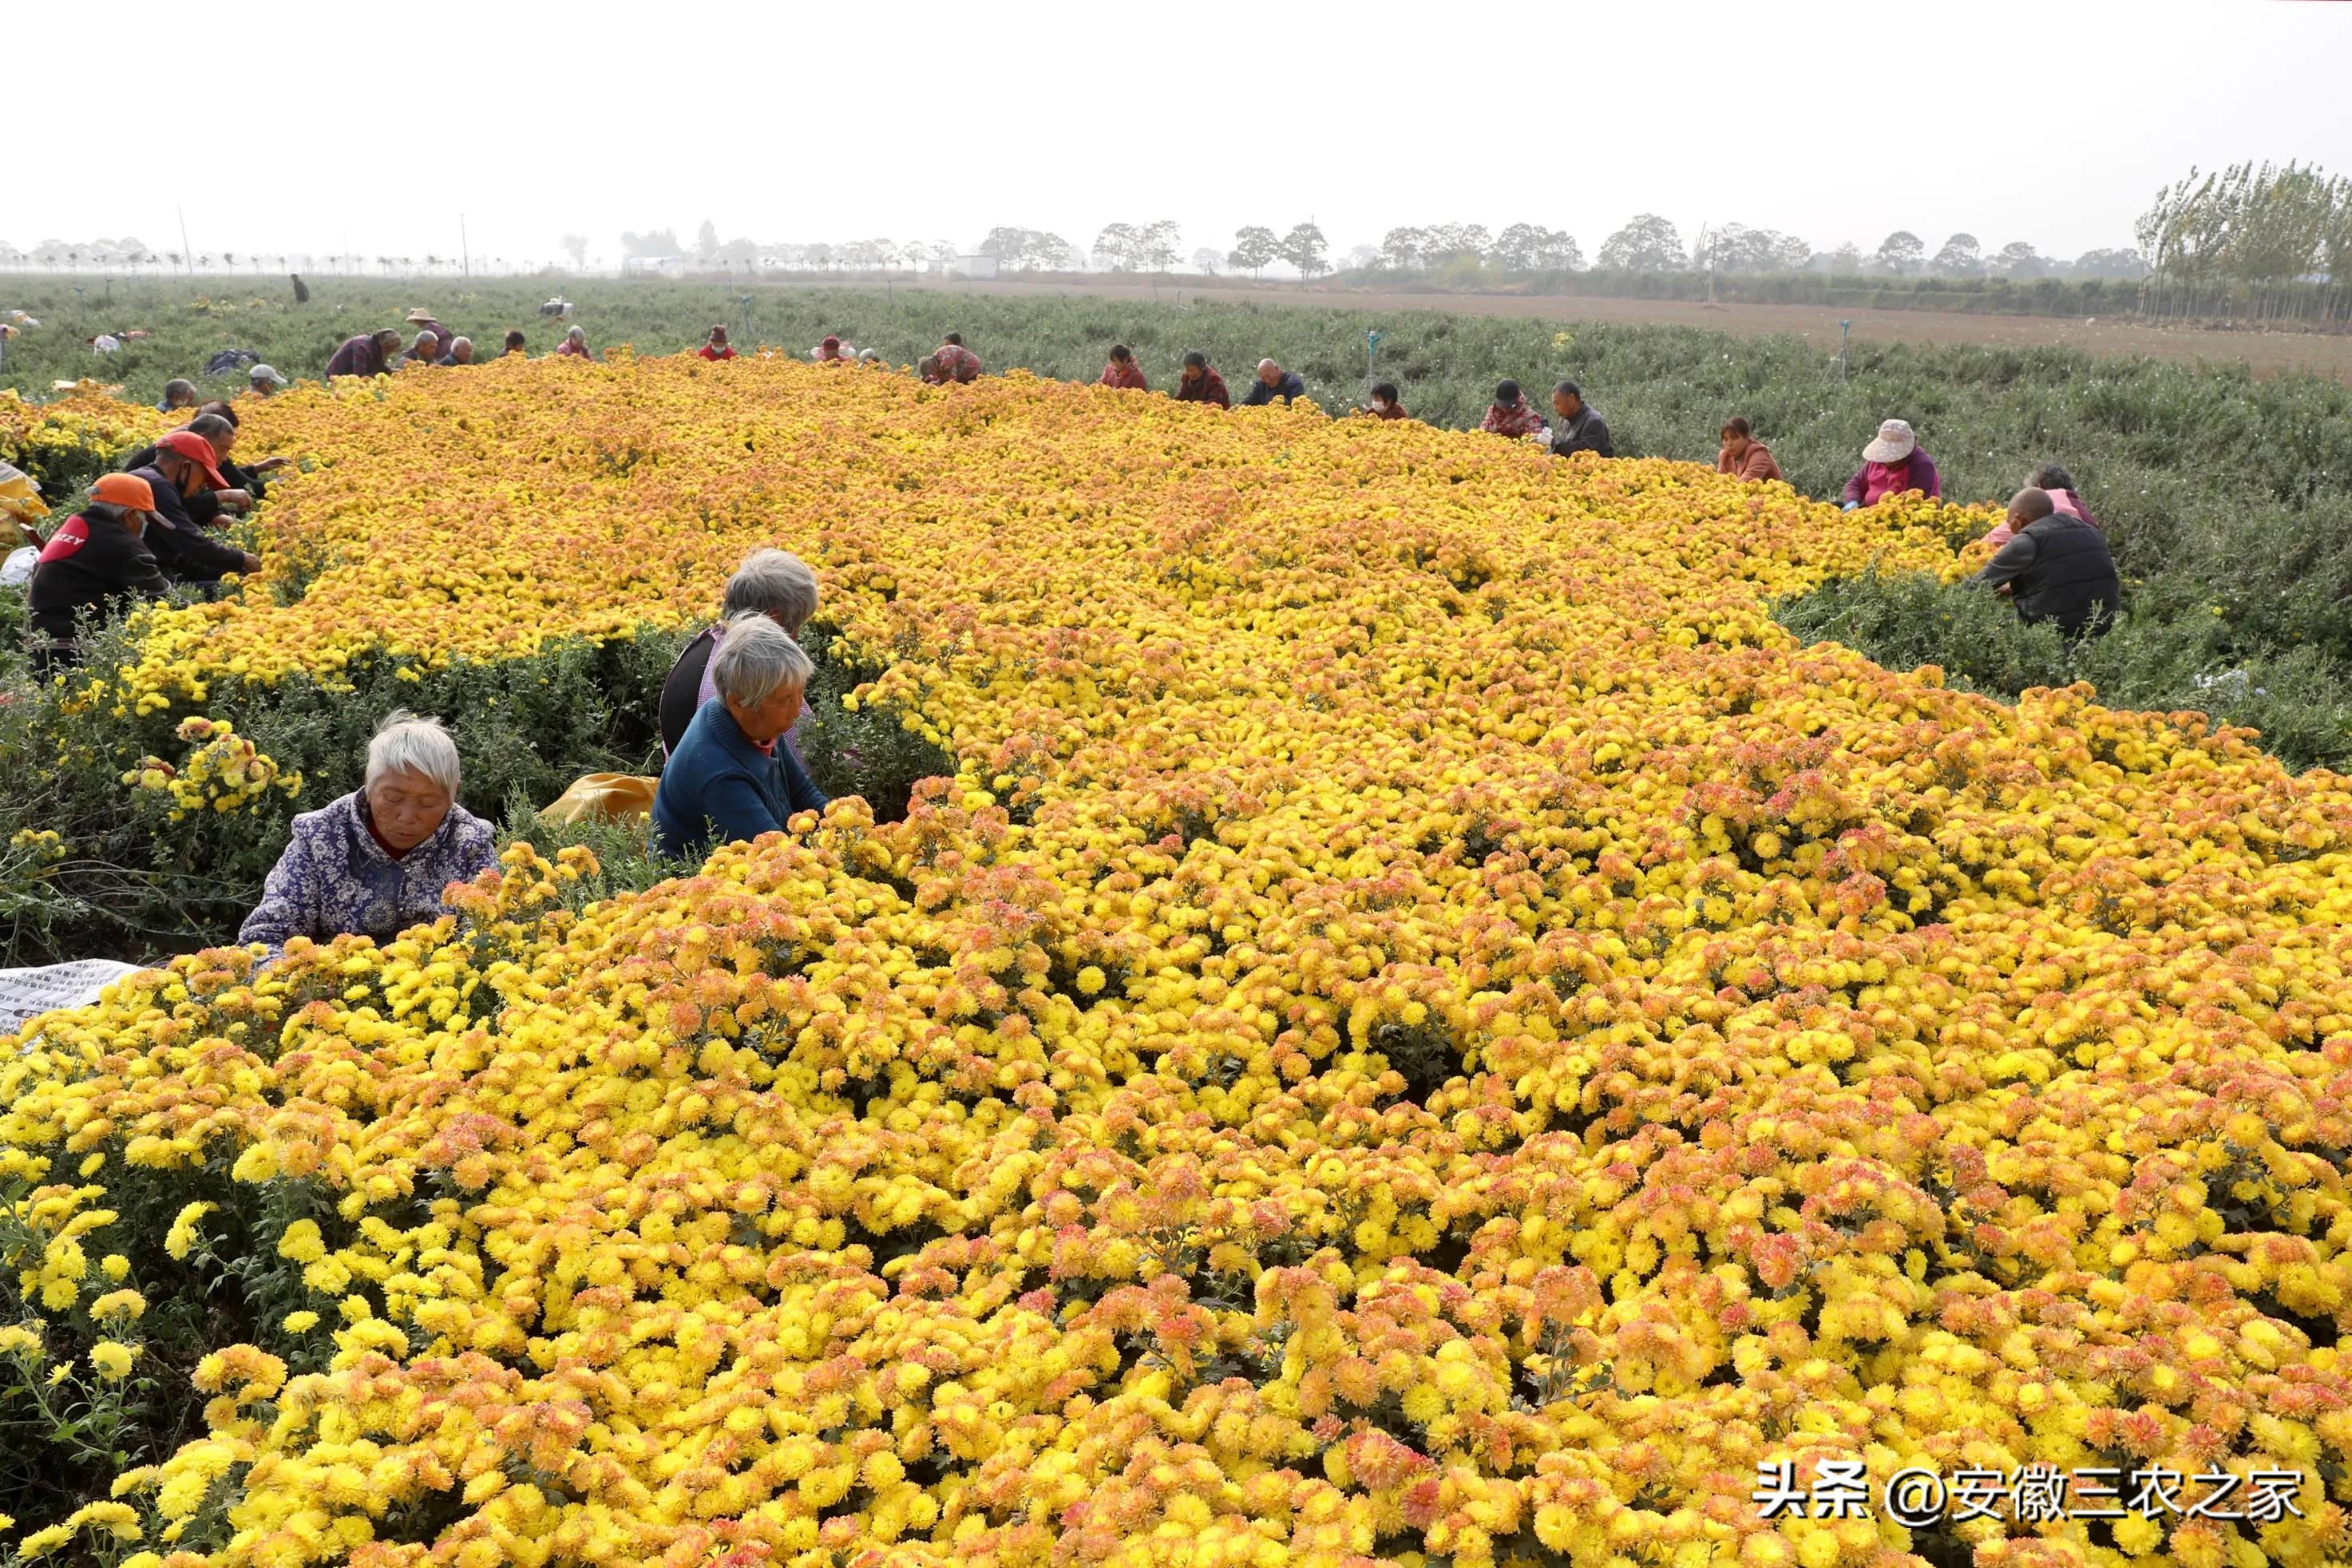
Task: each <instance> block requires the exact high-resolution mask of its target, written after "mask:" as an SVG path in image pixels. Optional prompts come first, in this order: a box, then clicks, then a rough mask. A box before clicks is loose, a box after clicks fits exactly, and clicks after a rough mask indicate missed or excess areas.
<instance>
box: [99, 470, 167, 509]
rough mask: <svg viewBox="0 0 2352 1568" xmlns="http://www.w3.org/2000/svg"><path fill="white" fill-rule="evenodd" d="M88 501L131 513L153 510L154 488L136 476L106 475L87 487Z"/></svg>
mask: <svg viewBox="0 0 2352 1568" xmlns="http://www.w3.org/2000/svg"><path fill="white" fill-rule="evenodd" d="M89 499H90V500H102V501H104V502H105V503H106V504H107V505H109V506H120V507H128V508H129V509H130V510H132V511H153V510H155V488H154V487H153V486H152V485H150V484H149V483H148V482H147V481H146V480H145V479H141V478H140V477H139V476H138V475H136V474H108V475H105V476H104V477H102V478H101V479H100V480H99V481H98V483H96V484H94V485H92V486H90V487H89Z"/></svg>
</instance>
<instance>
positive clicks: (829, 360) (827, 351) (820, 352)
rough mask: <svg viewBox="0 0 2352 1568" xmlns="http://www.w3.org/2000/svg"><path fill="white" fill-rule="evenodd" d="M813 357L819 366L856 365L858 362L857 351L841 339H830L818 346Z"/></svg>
mask: <svg viewBox="0 0 2352 1568" xmlns="http://www.w3.org/2000/svg"><path fill="white" fill-rule="evenodd" d="M811 357H813V358H814V360H815V361H816V363H819V364H854V363H856V360H857V351H856V350H855V349H853V348H851V347H850V346H849V345H848V344H846V343H845V342H842V341H841V340H840V339H839V338H833V337H829V338H827V339H825V340H824V342H821V343H819V344H817V346H816V348H815V349H814V351H813V353H812V356H811Z"/></svg>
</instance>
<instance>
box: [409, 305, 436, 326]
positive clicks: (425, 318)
mask: <svg viewBox="0 0 2352 1568" xmlns="http://www.w3.org/2000/svg"><path fill="white" fill-rule="evenodd" d="M408 319H409V320H410V321H415V322H416V323H418V324H419V325H421V326H430V325H432V324H433V312H432V311H430V310H426V309H425V307H424V306H422V305H419V306H417V307H416V309H415V310H411V311H409V312H408Z"/></svg>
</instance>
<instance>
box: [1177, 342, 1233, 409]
mask: <svg viewBox="0 0 2352 1568" xmlns="http://www.w3.org/2000/svg"><path fill="white" fill-rule="evenodd" d="M1176 401H1177V402H1179V403H1213V404H1215V405H1217V406H1218V407H1220V408H1231V407H1232V406H1233V405H1234V400H1233V398H1232V397H1231V396H1230V395H1227V393H1226V392H1225V378H1224V377H1223V376H1222V375H1219V374H1217V373H1216V372H1215V371H1214V370H1213V369H1212V368H1210V365H1209V359H1208V356H1207V355H1206V354H1203V353H1199V352H1198V351H1195V352H1194V353H1188V354H1186V355H1185V356H1184V369H1183V371H1182V373H1181V374H1179V375H1178V376H1177V378H1176Z"/></svg>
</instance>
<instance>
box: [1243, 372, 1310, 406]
mask: <svg viewBox="0 0 2352 1568" xmlns="http://www.w3.org/2000/svg"><path fill="white" fill-rule="evenodd" d="M1306 395H1307V384H1306V383H1305V382H1303V381H1301V380H1299V379H1298V373H1297V371H1295V370H1286V371H1284V372H1283V373H1282V379H1281V380H1280V381H1278V382H1276V383H1275V384H1273V385H1272V386H1268V385H1267V384H1265V383H1264V382H1262V381H1260V380H1259V379H1258V378H1257V377H1255V376H1252V377H1250V389H1249V394H1248V395H1247V396H1245V397H1244V398H1243V399H1242V406H1243V407H1244V408H1261V407H1264V406H1265V405H1266V404H1269V403H1272V402H1273V401H1274V400H1275V399H1276V398H1277V397H1279V398H1281V399H1282V401H1283V402H1284V403H1285V404H1287V403H1289V401H1290V400H1291V399H1292V398H1294V397H1304V396H1306Z"/></svg>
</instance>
